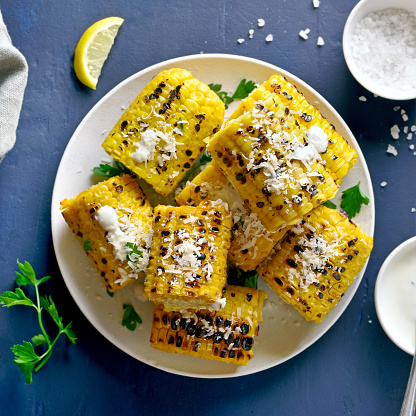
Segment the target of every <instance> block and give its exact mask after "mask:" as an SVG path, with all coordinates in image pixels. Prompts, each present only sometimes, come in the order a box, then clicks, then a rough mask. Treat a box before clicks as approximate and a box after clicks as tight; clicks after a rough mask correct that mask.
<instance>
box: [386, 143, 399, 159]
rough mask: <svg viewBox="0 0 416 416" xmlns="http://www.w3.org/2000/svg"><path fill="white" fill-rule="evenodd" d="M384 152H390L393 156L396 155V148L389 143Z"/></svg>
mask: <svg viewBox="0 0 416 416" xmlns="http://www.w3.org/2000/svg"><path fill="white" fill-rule="evenodd" d="M386 153H390V154H392V155H393V156H397V150H396V148H395V147H394V146H392V145H391V144H389V145H388V146H387V150H386Z"/></svg>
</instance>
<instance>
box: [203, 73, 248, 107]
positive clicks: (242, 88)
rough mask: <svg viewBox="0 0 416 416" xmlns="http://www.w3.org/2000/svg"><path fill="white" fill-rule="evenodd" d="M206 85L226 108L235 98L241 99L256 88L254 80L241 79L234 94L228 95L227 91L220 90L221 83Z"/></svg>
mask: <svg viewBox="0 0 416 416" xmlns="http://www.w3.org/2000/svg"><path fill="white" fill-rule="evenodd" d="M208 86H209V87H210V88H211V90H212V91H214V92H215V93H216V94H217V95H218V97H220V99H221V100H222V101H223V102H224V105H225V108H228V106H229V105H230V104H231V103H232V102H233V101H235V100H242V99H244V98H246V97H248V95H249V94H250V93H251V92H252V91H253V90H254V89H255V88H256V84H255V82H253V81H246V80H245V79H242V80H241V81H240V83H239V84H238V87H237V89H236V90H235V92H234V94H233V95H231V96H230V95H228V92H225V91H221V88H222V85H221V84H209V85H208Z"/></svg>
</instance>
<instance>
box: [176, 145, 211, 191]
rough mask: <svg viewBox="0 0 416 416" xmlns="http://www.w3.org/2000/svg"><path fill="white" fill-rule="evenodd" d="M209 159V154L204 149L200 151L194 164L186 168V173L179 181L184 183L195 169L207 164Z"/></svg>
mask: <svg viewBox="0 0 416 416" xmlns="http://www.w3.org/2000/svg"><path fill="white" fill-rule="evenodd" d="M211 160H212V157H211V155H210V154H209V153H208V152H207V151H206V150H205V151H204V153H202V155H201V157H200V158H199V159H198V160H197V161H196V162H195V164H194V165H193V166H192V167H191V168H190V169H189V170H188V172H186V175H185V176H184V177H183V179H182V180H181V181H180V182H179V183H184V182H185V183H186V182H187V181H188V179H189V178H190V177H191V176H192V175H193V174H194V173H195V172H196V170H197V169H199V168H200V167H201V166H205V165H207V164H208V163H209V162H211Z"/></svg>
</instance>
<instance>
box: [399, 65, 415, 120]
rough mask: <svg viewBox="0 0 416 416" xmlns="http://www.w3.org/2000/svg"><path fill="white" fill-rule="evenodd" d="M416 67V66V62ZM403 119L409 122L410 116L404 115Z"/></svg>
mask: <svg viewBox="0 0 416 416" xmlns="http://www.w3.org/2000/svg"><path fill="white" fill-rule="evenodd" d="M415 65H416V62H415ZM402 119H403V121H407V120H409V116H408V115H407V114H406V113H404V114H403V115H402Z"/></svg>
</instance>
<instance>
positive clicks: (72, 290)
mask: <svg viewBox="0 0 416 416" xmlns="http://www.w3.org/2000/svg"><path fill="white" fill-rule="evenodd" d="M210 59H224V60H230V59H231V60H234V61H245V62H247V63H252V64H256V65H260V66H262V67H267V68H269V69H270V70H273V71H274V72H278V73H281V74H282V75H284V76H288V77H289V78H291V79H292V80H294V83H295V85H296V86H299V85H301V86H302V87H304V88H306V89H307V90H308V92H312V93H313V94H314V95H315V96H316V97H317V99H319V102H320V103H322V104H324V105H325V106H326V107H327V108H328V109H329V110H330V112H331V113H332V114H331V115H334V116H335V117H336V118H337V122H339V123H340V124H341V125H342V127H343V129H344V130H345V131H346V132H347V134H348V135H349V136H350V137H352V138H353V139H354V140H355V143H356V144H357V146H354V149H355V150H356V152H357V154H358V157H359V159H362V160H363V161H364V162H365V163H364V164H363V165H362V169H363V171H364V174H365V176H366V177H367V178H368V184H367V186H368V192H369V197H370V200H371V201H372V203H370V205H369V206H367V209H369V210H370V219H371V223H370V226H369V230H368V234H369V235H370V236H374V228H375V201H374V191H373V186H372V181H371V176H370V172H369V170H368V165H367V163H366V161H365V158H364V155H363V153H362V151H361V148H360V146H359V144H358V141H357V139H356V138H355V136H354V135H353V133H352V132H351V130H350V128H349V127H348V125H347V124H346V123H345V121H344V119H343V118H342V117H341V116H340V115H339V113H338V112H337V111H336V110H335V108H334V107H333V106H332V105H331V104H330V103H329V102H328V101H327V100H326V99H325V98H324V97H323V96H322V95H321V94H320V93H319V92H318V91H316V90H315V89H314V88H313V87H311V86H310V85H308V84H307V83H306V82H305V81H303V80H302V79H300V78H298V77H297V76H296V75H294V74H292V73H290V72H289V71H287V70H285V69H283V68H280V67H278V66H276V65H273V64H271V63H268V62H265V61H262V60H259V59H256V58H250V57H246V56H240V55H233V54H224V53H210V54H208V53H207V54H193V55H186V56H181V57H176V58H172V59H168V60H165V61H162V62H159V63H156V64H153V65H151V66H149V67H146V68H144V69H142V70H140V71H138V72H136V73H134V74H132V75H130V76H129V77H127V78H126V79H125V80H123V81H121V82H120V83H118V84H117V85H116V86H114V87H113V88H112V89H111V90H110V91H108V92H107V93H106V94H105V95H104V96H103V97H102V98H101V99H100V100H99V101H98V102H97V103H96V104H95V105H94V106H93V107H92V108H91V109H90V110H89V111H88V113H87V114H86V115H85V116H84V118H83V119H82V121H81V122H80V123H79V125H78V126H77V128H76V129H75V131H74V132H73V134H72V136H71V138H70V139H69V141H68V143H67V145H66V147H65V150H64V152H63V154H62V156H61V160H60V162H59V166H58V169H57V172H56V177H55V181H54V186H53V191H52V201H51V232H52V241H53V247H54V252H55V257H56V259H57V263H58V267H59V269H60V273H61V275H62V278H63V280H64V282H65V285H66V287H67V289H68V291H69V292H70V294H71V296H72V298H73V299H74V301H75V303H76V304H77V306H78V308H79V309H80V310H81V312H82V313H83V315H84V316H85V318H86V319H87V320H88V321H89V322H90V323H91V324H92V325H93V326H94V328H95V329H96V330H97V331H98V332H99V333H100V334H101V335H103V336H104V337H105V338H106V339H107V340H108V341H109V342H111V343H112V344H113V345H115V346H116V347H117V348H119V349H120V350H122V351H123V352H125V353H126V354H128V355H129V356H131V357H132V358H135V359H137V360H138V361H140V362H142V363H144V364H147V365H149V366H151V367H153V368H156V369H159V370H162V371H166V372H168V373H171V374H176V375H181V376H186V377H193V378H210V379H215V378H234V377H241V376H246V375H251V374H255V373H258V372H260V371H264V370H267V369H270V368H273V367H275V366H277V365H280V364H282V363H284V362H286V361H288V360H290V359H292V358H293V357H295V356H296V355H298V354H300V353H302V352H303V351H305V350H306V349H308V348H309V347H310V346H311V345H313V344H314V343H315V342H317V341H318V340H319V339H320V338H322V337H323V336H324V335H325V334H326V333H327V332H328V331H329V330H330V329H331V328H332V326H333V325H334V324H335V323H336V322H337V321H338V320H339V318H340V317H341V315H342V314H343V313H344V311H345V309H346V308H347V306H348V305H349V304H350V302H351V300H352V299H353V297H354V296H355V293H356V291H357V289H358V287H359V285H360V283H361V281H362V278H363V275H364V273H365V270H366V268H367V264H368V260H367V262H366V264H365V265H364V267H363V268H362V270H361V271H360V273H359V275H358V276H357V278H356V279H355V282H357V284H355V287H350V288H349V291H350V293H351V299H350V300H349V301H348V302H347V303H346V304H345V305H341V306H340V305H337V306H340V308H339V309H338V310H339V314H338V316H337V318H336V319H335V320H334V321H333V322H332V323H331V324H330V325H329V326H328V327H327V328H326V329H325V330H324V331H323V332H322V333H320V334H319V335H318V336H317V337H316V338H313V339H311V340H309V342H306V343H305V344H304V345H302V347H301V348H298V349H296V350H295V351H294V352H292V353H291V354H289V355H287V356H285V357H284V359H283V360H281V361H279V362H278V363H275V362H273V364H271V365H264V366H260V367H256V368H254V369H252V371H250V372H247V373H219V374H194V373H188V372H186V371H181V370H177V369H172V368H169V367H164V366H163V365H156V364H155V363H154V362H151V361H150V360H145V359H140V358H137V357H136V356H134V355H132V354H131V352H130V351H128V348H127V347H125V346H124V345H123V344H122V343H121V342H119V341H118V340H117V339H114V336H113V334H111V333H110V332H109V331H108V330H107V329H106V327H105V326H103V325H102V324H101V322H100V321H99V320H98V318H96V317H95V316H94V315H91V314H89V313H88V311H87V307H86V306H84V303H83V302H80V301H79V300H77V296H76V293H75V292H76V290H75V287H74V286H71V283H70V281H68V280H67V278H66V277H65V276H64V273H62V270H61V263H60V262H61V259H60V254H59V250H58V249H57V247H58V241H57V238H56V236H55V233H54V230H55V229H56V226H55V221H56V217H58V216H57V215H56V213H55V211H56V207H57V206H58V207H59V204H60V201H58V200H57V195H56V194H57V191H56V189H57V186H58V177H59V176H60V175H61V174H62V172H61V171H62V170H63V164H64V162H63V160H64V158H65V154H66V153H67V152H69V150H70V149H71V143H72V144H73V143H74V142H73V141H72V139H73V138H74V137H76V136H77V134H78V132H79V131H82V129H83V128H84V125H85V124H86V123H87V122H88V120H89V118H90V117H91V116H92V114H93V113H94V112H95V110H96V109H97V107H100V106H101V105H102V104H103V103H105V102H106V101H107V100H108V99H109V98H110V97H111V96H112V95H113V94H115V93H116V92H117V91H118V90H119V89H121V88H123V87H124V86H125V85H126V84H128V83H130V82H132V81H133V80H135V79H136V78H139V77H142V76H144V75H146V74H147V73H149V72H151V71H153V70H155V69H157V68H161V67H165V66H168V65H175V64H177V63H181V62H183V61H198V60H201V61H206V60H210ZM351 290H352V291H353V292H351ZM153 361H154V360H153Z"/></svg>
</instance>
